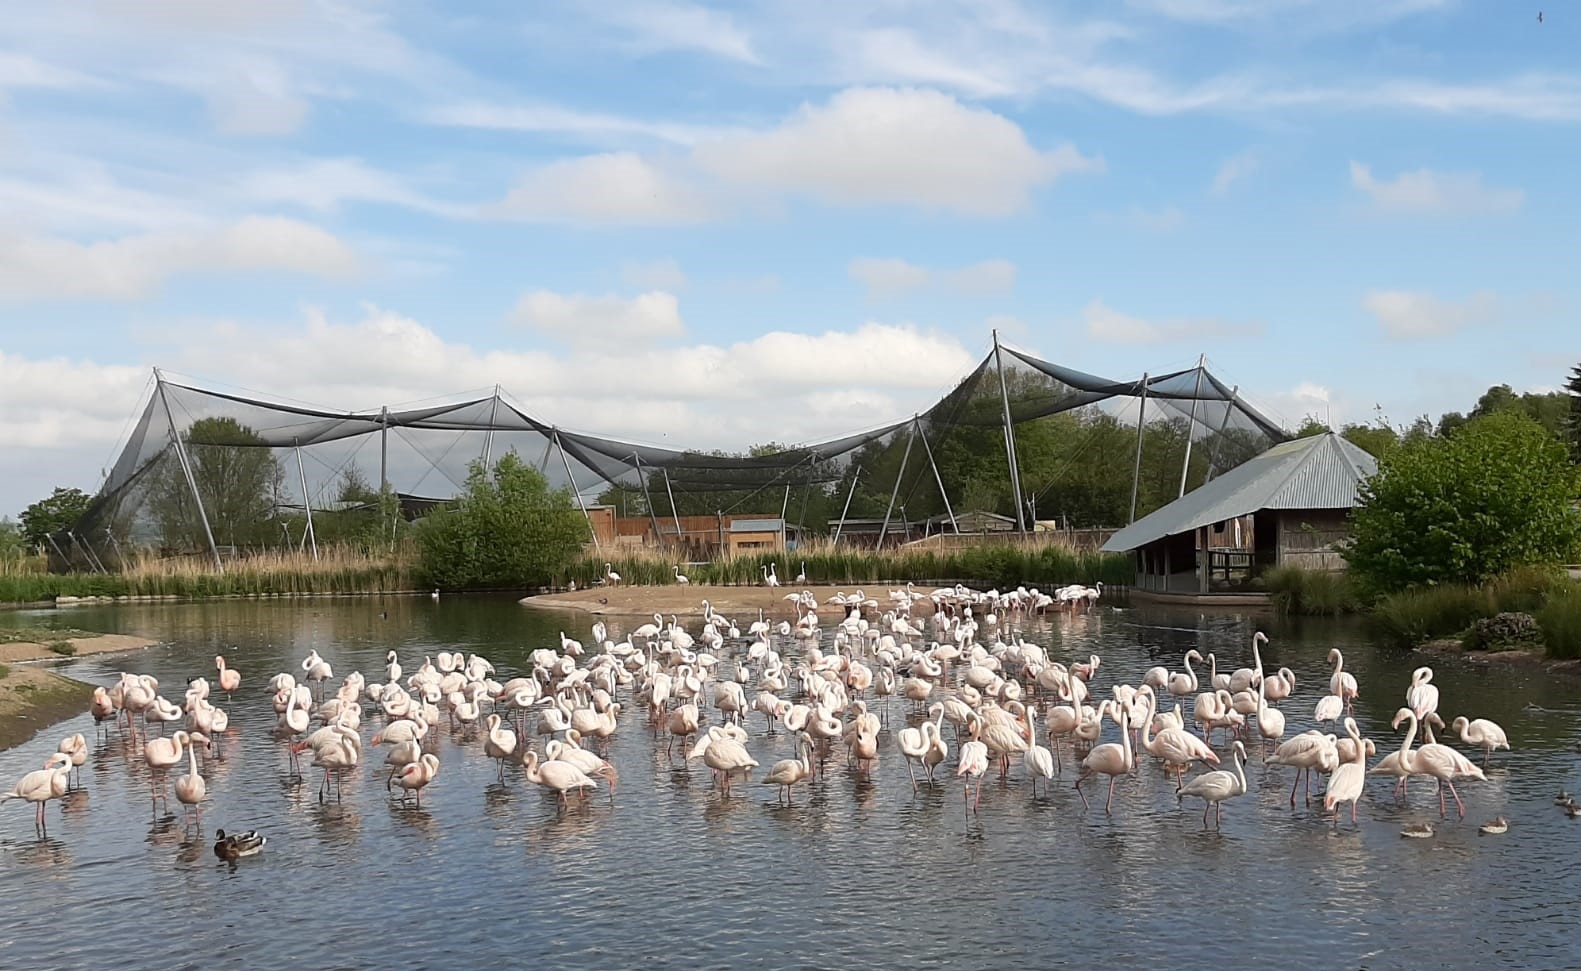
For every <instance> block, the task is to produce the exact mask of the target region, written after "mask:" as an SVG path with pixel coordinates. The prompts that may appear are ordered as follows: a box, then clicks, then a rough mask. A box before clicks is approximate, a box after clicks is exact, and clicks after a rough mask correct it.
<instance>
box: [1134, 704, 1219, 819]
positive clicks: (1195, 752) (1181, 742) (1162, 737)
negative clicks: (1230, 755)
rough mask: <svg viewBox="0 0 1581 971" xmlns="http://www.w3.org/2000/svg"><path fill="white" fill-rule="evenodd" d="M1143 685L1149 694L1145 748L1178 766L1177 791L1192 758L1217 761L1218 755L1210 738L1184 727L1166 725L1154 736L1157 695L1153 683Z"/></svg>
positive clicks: (1172, 766) (1170, 765)
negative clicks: (1198, 735)
mask: <svg viewBox="0 0 1581 971" xmlns="http://www.w3.org/2000/svg"><path fill="white" fill-rule="evenodd" d="M1143 687H1144V688H1145V693H1146V696H1147V719H1146V720H1145V721H1143V722H1142V748H1144V749H1146V750H1147V751H1148V752H1149V753H1151V754H1152V755H1154V756H1157V757H1158V758H1160V759H1163V760H1164V766H1165V768H1166V769H1175V770H1178V772H1177V774H1176V777H1175V790H1176V791H1177V792H1178V791H1179V790H1180V785H1181V778H1180V777H1181V776H1183V775H1185V772H1186V768H1187V766H1189V765H1190V764H1191V763H1192V762H1211V763H1213V764H1214V765H1218V764H1219V756H1218V755H1217V754H1216V753H1215V752H1214V751H1213V749H1212V748H1210V747H1209V746H1208V743H1207V742H1204V741H1203V740H1202V739H1200V738H1198V737H1197V736H1195V735H1193V734H1191V733H1190V732H1188V731H1186V730H1185V729H1184V728H1179V727H1174V728H1165V729H1163V730H1162V731H1159V732H1158V734H1157V735H1156V736H1155V735H1154V734H1153V719H1154V716H1155V715H1156V714H1157V708H1158V698H1157V696H1156V695H1154V694H1153V689H1152V688H1151V687H1148V686H1145V685H1144V686H1143ZM1177 707H1178V706H1177Z"/></svg>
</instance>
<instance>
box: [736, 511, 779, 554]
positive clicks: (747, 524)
mask: <svg viewBox="0 0 1581 971" xmlns="http://www.w3.org/2000/svg"><path fill="white" fill-rule="evenodd" d="M725 535H726V539H727V541H728V543H729V546H730V550H729V552H730V555H731V556H735V555H736V554H738V553H782V552H784V551H785V520H783V519H777V518H776V519H734V520H731V522H730V529H729V532H727V533H726V534H725Z"/></svg>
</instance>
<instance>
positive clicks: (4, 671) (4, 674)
mask: <svg viewBox="0 0 1581 971" xmlns="http://www.w3.org/2000/svg"><path fill="white" fill-rule="evenodd" d="M10 676H11V669H10V668H8V667H6V666H5V665H4V664H0V681H4V680H5V679H6V678H8V677H10Z"/></svg>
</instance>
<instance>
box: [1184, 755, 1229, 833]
mask: <svg viewBox="0 0 1581 971" xmlns="http://www.w3.org/2000/svg"><path fill="white" fill-rule="evenodd" d="M1230 747H1231V749H1232V751H1231V752H1230V759H1231V765H1232V766H1233V767H1234V769H1235V771H1234V772H1233V773H1232V772H1227V771H1225V770H1224V769H1215V770H1214V771H1212V772H1204V773H1203V774H1202V775H1199V776H1197V777H1196V778H1194V779H1192V780H1191V781H1190V782H1188V783H1186V784H1185V785H1184V786H1182V787H1181V788H1180V791H1179V792H1177V793H1175V799H1176V801H1177V802H1183V801H1184V800H1185V798H1186V797H1187V796H1192V797H1194V798H1197V799H1201V800H1202V801H1203V806H1202V825H1203V827H1204V828H1206V827H1207V825H1208V810H1210V809H1212V810H1215V812H1214V817H1213V819H1214V824H1215V825H1222V824H1223V822H1224V801H1225V800H1226V799H1233V798H1235V797H1236V796H1240V795H1244V794H1245V793H1246V773H1245V771H1244V770H1243V769H1242V768H1241V766H1242V765H1244V764H1245V762H1246V746H1244V745H1242V744H1241V741H1240V739H1236V740H1235V741H1233V742H1231V743H1230Z"/></svg>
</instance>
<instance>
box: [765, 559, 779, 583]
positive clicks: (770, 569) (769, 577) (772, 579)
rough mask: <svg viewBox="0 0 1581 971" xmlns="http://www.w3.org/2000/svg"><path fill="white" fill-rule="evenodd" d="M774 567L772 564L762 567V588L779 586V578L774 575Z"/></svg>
mask: <svg viewBox="0 0 1581 971" xmlns="http://www.w3.org/2000/svg"><path fill="white" fill-rule="evenodd" d="M774 566H775V565H774V564H773V563H770V564H769V565H768V566H765V567H763V585H764V586H767V587H777V586H779V585H780V578H779V576H778V575H777V574H776V573H775V569H774Z"/></svg>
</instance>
